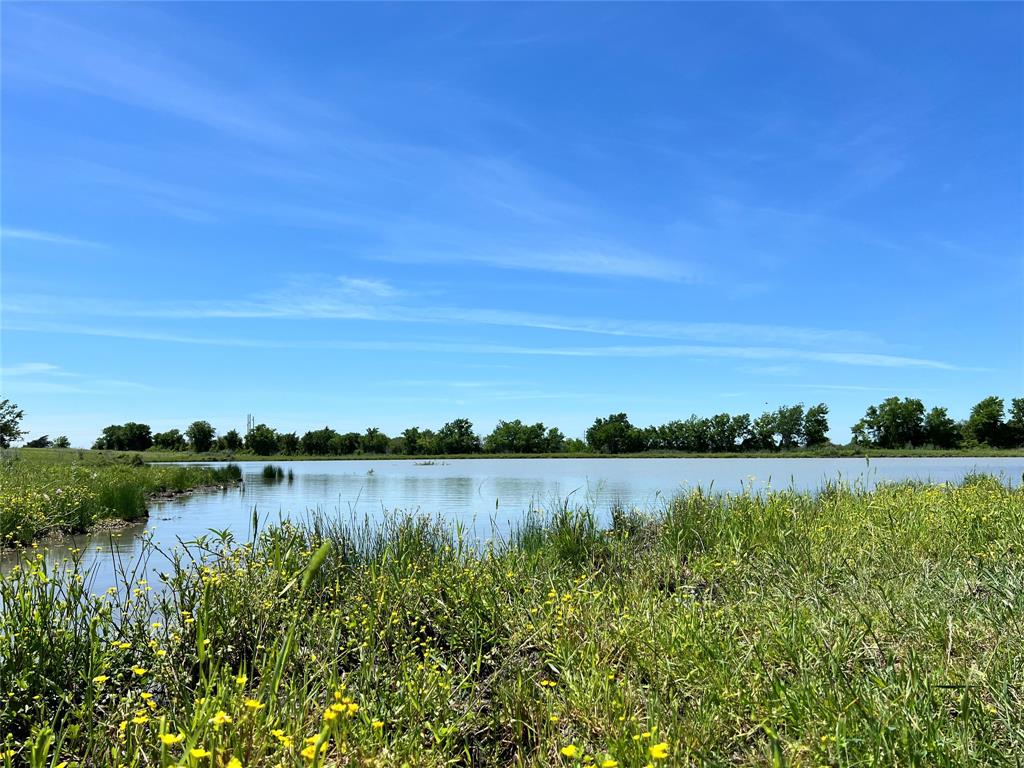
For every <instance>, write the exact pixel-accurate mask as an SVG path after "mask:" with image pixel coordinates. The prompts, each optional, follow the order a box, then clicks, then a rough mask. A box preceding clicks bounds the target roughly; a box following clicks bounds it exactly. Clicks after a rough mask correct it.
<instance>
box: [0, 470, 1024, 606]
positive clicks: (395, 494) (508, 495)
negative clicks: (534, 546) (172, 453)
mask: <svg viewBox="0 0 1024 768" xmlns="http://www.w3.org/2000/svg"><path fill="white" fill-rule="evenodd" d="M236 463H238V464H239V466H240V467H241V468H242V473H243V483H242V484H241V485H240V486H239V487H238V488H231V489H229V490H226V491H221V492H209V493H197V494H193V495H189V496H184V497H181V498H178V499H173V500H170V501H161V502H155V503H153V504H151V505H150V517H149V519H148V520H146V521H145V522H144V523H142V524H139V525H134V526H131V527H128V528H125V529H122V530H120V531H117V532H116V533H114V534H111V533H96V534H92V535H90V536H81V537H74V538H69V539H65V540H63V541H60V542H51V543H49V544H48V545H47V550H48V552H49V554H50V556H51V557H60V556H63V555H64V554H65V553H66V550H67V547H69V546H78V547H85V548H86V553H87V554H86V558H87V560H88V561H89V563H90V564H91V565H92V566H93V567H94V571H95V578H96V582H95V588H96V589H97V591H99V590H100V589H104V588H106V586H109V585H110V584H111V583H112V582H113V567H112V562H111V559H112V557H114V556H116V557H120V558H122V559H125V560H130V559H131V558H133V557H134V556H135V555H137V554H138V552H139V551H140V549H141V546H142V541H143V537H147V536H152V537H153V539H154V540H156V541H158V542H160V543H162V544H163V545H165V546H166V545H171V544H174V543H175V542H177V541H178V540H190V539H194V538H195V537H196V536H199V535H201V534H203V533H206V532H208V531H209V530H210V529H227V530H230V531H232V533H233V534H234V535H235V537H236V538H237V539H242V540H245V539H246V538H247V537H248V535H249V530H250V527H251V523H252V517H253V510H254V508H255V509H256V510H257V512H258V513H259V515H260V518H261V519H263V520H267V519H269V520H271V521H273V520H276V519H278V518H284V517H293V518H301V517H303V516H306V515H308V514H309V513H310V512H314V511H318V512H320V513H321V514H325V515H328V516H340V517H342V518H343V519H346V520H347V519H349V518H351V517H353V516H354V517H356V518H357V519H359V520H362V519H363V518H364V517H370V518H371V519H372V518H374V517H379V516H381V515H383V514H385V513H387V512H391V511H395V510H400V511H410V512H419V513H422V514H429V515H439V516H441V517H443V518H444V519H446V520H449V521H451V522H452V523H457V524H461V525H463V526H464V527H465V529H466V530H467V532H468V533H469V534H470V536H471V537H473V538H475V539H477V540H481V541H482V540H485V539H487V538H490V537H492V536H493V535H495V534H496V535H499V536H503V535H505V534H507V532H508V531H509V530H510V528H511V527H512V526H514V525H515V524H516V523H517V522H518V521H520V520H522V518H523V516H524V513H525V512H526V511H528V510H531V509H537V510H542V511H550V510H552V509H555V508H560V507H561V506H563V505H565V504H568V505H569V506H570V507H575V506H587V507H590V508H591V509H593V510H595V511H596V512H597V513H598V515H599V516H602V517H606V516H607V515H608V512H609V510H610V509H611V508H612V506H613V505H616V504H618V505H621V506H624V507H639V508H642V509H647V510H657V509H658V508H659V507H660V506H661V505H663V504H665V503H666V501H667V500H668V499H670V498H672V497H673V496H675V495H677V494H678V493H680V492H683V491H685V490H687V489H690V488H695V487H698V486H699V487H702V488H704V489H711V490H714V491H739V490H743V489H744V488H749V489H752V490H754V491H763V490H766V489H768V488H776V489H779V488H796V489H800V490H812V491H813V490H815V489H817V488H820V487H821V485H822V484H823V483H825V482H827V481H834V480H844V481H847V482H850V483H857V484H861V485H863V486H865V487H872V486H874V485H875V484H877V483H879V482H883V481H893V480H921V481H931V482H945V481H954V482H955V481H958V480H960V479H962V478H963V477H964V476H965V475H968V474H970V473H972V472H984V473H989V474H993V475H996V476H1000V477H1002V478H1004V479H1005V481H1006V482H1008V483H1011V484H1013V485H1018V484H1020V482H1021V478H1022V475H1024V457H1016V458H1002V457H1000V458H984V457H953V458H879V459H871V460H870V461H868V460H865V459H807V458H796V459H763V458H734V459H676V458H672V459H453V460H437V461H434V462H416V461H401V460H386V461H382V460H373V459H368V460H353V461H276V462H273V463H274V464H275V465H276V466H280V467H281V468H282V469H283V470H284V472H285V473H286V475H287V473H288V471H289V470H291V471H292V473H293V474H294V480H292V481H289V480H287V479H285V480H282V481H267V480H264V478H263V475H262V470H263V467H264V466H265V465H266V462H236ZM98 548H99V549H98ZM3 559H4V560H6V561H7V564H9V563H10V562H11V556H10V555H9V554H8V555H4V556H3Z"/></svg>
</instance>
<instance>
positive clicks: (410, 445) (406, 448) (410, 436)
mask: <svg viewBox="0 0 1024 768" xmlns="http://www.w3.org/2000/svg"><path fill="white" fill-rule="evenodd" d="M402 441H403V443H402V453H404V454H406V455H408V456H415V455H416V454H419V453H424V452H425V451H423V449H422V446H421V445H420V430H419V427H409V428H408V429H406V430H405V431H403V432H402Z"/></svg>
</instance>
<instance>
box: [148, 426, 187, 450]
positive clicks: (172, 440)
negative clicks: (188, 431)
mask: <svg viewBox="0 0 1024 768" xmlns="http://www.w3.org/2000/svg"><path fill="white" fill-rule="evenodd" d="M153 445H155V446H156V447H157V448H159V449H161V450H164V451H184V450H185V448H186V447H187V446H186V444H185V436H184V435H183V434H181V430H180V429H169V430H167V431H166V432H157V433H156V434H155V435H153Z"/></svg>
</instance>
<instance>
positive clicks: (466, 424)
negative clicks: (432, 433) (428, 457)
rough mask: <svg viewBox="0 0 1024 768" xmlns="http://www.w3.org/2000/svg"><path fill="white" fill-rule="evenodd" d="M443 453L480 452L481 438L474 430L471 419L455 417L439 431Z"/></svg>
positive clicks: (438, 436)
mask: <svg viewBox="0 0 1024 768" xmlns="http://www.w3.org/2000/svg"><path fill="white" fill-rule="evenodd" d="M437 443H438V446H437V447H438V448H439V450H440V452H441V453H479V452H480V438H479V437H477V435H476V434H475V433H474V432H473V422H471V421H470V420H469V419H453V420H452V421H449V422H448V423H447V424H445V425H444V426H443V427H441V429H439V430H438V432H437Z"/></svg>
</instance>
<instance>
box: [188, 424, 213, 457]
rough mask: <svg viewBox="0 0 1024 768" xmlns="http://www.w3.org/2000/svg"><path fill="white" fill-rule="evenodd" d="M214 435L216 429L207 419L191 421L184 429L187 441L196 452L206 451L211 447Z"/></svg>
mask: <svg viewBox="0 0 1024 768" xmlns="http://www.w3.org/2000/svg"><path fill="white" fill-rule="evenodd" d="M216 435H217V430H215V429H214V428H213V426H212V425H211V424H210V422H208V421H193V422H192V423H191V424H189V425H188V428H187V429H186V430H185V436H186V437H187V438H188V443H189V445H190V446H191V447H192V450H193V451H195V452H196V453H207V452H208V451H209V450H210V449H211V448H213V440H214V438H215V437H216Z"/></svg>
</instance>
